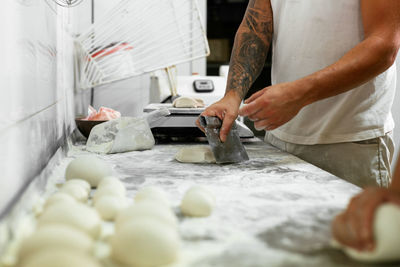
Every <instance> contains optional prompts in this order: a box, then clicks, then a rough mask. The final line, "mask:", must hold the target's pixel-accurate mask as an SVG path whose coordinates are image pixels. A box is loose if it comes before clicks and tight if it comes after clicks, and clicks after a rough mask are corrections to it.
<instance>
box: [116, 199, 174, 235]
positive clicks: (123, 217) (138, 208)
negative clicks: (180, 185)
mask: <svg viewBox="0 0 400 267" xmlns="http://www.w3.org/2000/svg"><path fill="white" fill-rule="evenodd" d="M139 218H151V219H153V220H156V221H159V222H162V223H164V224H166V225H168V226H169V227H171V228H173V229H176V228H177V225H178V220H177V218H176V216H175V214H174V213H173V212H172V211H171V209H166V208H165V207H164V206H162V205H160V204H159V203H158V202H153V201H152V200H145V201H141V202H139V203H137V204H133V205H132V206H130V207H128V208H127V209H125V210H122V211H121V212H120V213H119V214H118V216H117V219H116V220H115V228H116V231H118V229H120V228H121V227H122V225H124V224H125V223H127V222H129V221H135V220H137V219H139Z"/></svg>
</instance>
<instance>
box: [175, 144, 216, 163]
mask: <svg viewBox="0 0 400 267" xmlns="http://www.w3.org/2000/svg"><path fill="white" fill-rule="evenodd" d="M175 159H176V160H177V161H179V162H183V163H215V157H214V154H213V153H212V151H211V148H210V147H209V146H188V147H183V148H181V149H180V150H179V151H178V153H176V155H175Z"/></svg>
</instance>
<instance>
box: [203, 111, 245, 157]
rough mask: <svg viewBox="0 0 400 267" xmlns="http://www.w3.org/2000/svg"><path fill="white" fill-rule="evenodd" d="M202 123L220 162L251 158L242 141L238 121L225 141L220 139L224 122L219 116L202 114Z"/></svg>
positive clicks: (215, 155)
mask: <svg viewBox="0 0 400 267" xmlns="http://www.w3.org/2000/svg"><path fill="white" fill-rule="evenodd" d="M200 124H201V126H202V127H203V128H204V129H205V131H206V136H207V140H208V143H209V144H210V146H211V150H212V152H213V154H214V157H215V160H216V162H217V163H218V164H222V163H237V162H242V161H246V160H249V156H248V155H247V152H246V150H245V148H244V146H243V144H242V142H241V141H240V138H239V134H238V131H237V127H236V122H234V123H233V125H232V129H231V130H230V132H229V134H228V136H227V138H226V141H225V142H224V143H223V142H221V140H220V139H219V132H220V129H221V126H222V122H221V120H220V119H219V118H218V117H207V116H200Z"/></svg>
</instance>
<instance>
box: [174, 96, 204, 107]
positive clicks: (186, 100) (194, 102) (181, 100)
mask: <svg viewBox="0 0 400 267" xmlns="http://www.w3.org/2000/svg"><path fill="white" fill-rule="evenodd" d="M172 106H173V107H175V108H202V107H204V106H205V105H204V101H203V99H200V98H193V97H189V96H181V97H178V98H177V99H175V100H174V102H173V103H172Z"/></svg>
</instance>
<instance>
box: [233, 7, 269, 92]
mask: <svg viewBox="0 0 400 267" xmlns="http://www.w3.org/2000/svg"><path fill="white" fill-rule="evenodd" d="M272 32H273V20H272V8H271V4H270V1H269V0H250V1H249V5H248V6H247V10H246V14H245V16H244V18H243V21H242V23H241V24H240V27H239V29H238V31H237V33H236V36H235V42H234V45H233V50H232V55H231V61H230V64H229V75H228V85H227V88H226V90H227V93H228V92H229V91H234V92H236V93H237V94H238V96H239V97H240V98H241V99H243V98H244V97H245V95H246V93H247V91H248V90H249V89H250V86H251V85H252V84H253V82H254V81H255V79H256V78H257V77H258V75H259V74H260V73H261V70H262V69H263V67H264V63H265V60H266V58H267V53H268V49H269V46H270V43H271V40H272Z"/></svg>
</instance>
